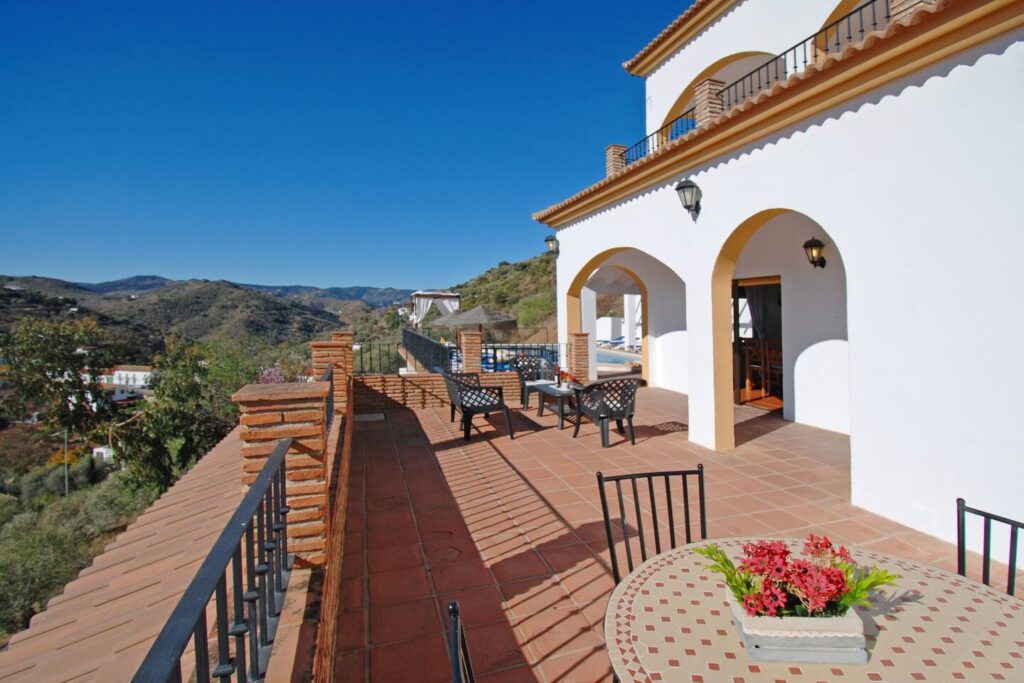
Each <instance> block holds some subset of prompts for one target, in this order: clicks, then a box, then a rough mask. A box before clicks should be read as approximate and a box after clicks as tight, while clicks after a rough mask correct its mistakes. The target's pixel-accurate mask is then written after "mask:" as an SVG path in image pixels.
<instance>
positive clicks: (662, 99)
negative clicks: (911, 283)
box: [638, 0, 838, 137]
mask: <svg viewBox="0 0 1024 683" xmlns="http://www.w3.org/2000/svg"><path fill="white" fill-rule="evenodd" d="M837 4H838V0H784V1H783V2H780V1H779V0H742V1H741V2H737V3H736V5H735V6H734V7H733V8H732V9H730V10H729V11H728V12H726V13H725V14H724V15H723V16H722V17H720V18H719V19H718V20H717V21H715V22H714V23H713V24H712V25H711V26H709V27H708V28H707V29H706V30H705V31H703V32H701V33H700V35H698V36H696V37H695V38H694V39H693V40H691V41H690V42H689V43H687V44H686V45H684V46H683V48H682V49H681V50H679V51H677V52H676V53H675V54H674V55H672V56H671V57H669V58H668V59H667V60H665V62H663V63H662V64H661V65H660V66H659V67H658V68H657V69H655V70H654V71H653V72H652V73H651V74H650V75H649V76H648V77H647V78H646V83H645V89H646V91H647V133H645V135H650V134H651V133H653V132H654V131H656V130H657V129H658V128H660V127H661V125H662V122H663V121H664V119H665V116H666V115H667V114H668V111H669V109H671V108H672V105H673V104H675V101H676V99H678V98H679V95H681V94H682V92H683V90H684V89H685V88H686V86H687V85H689V84H690V82H691V81H693V79H694V78H696V76H697V74H699V73H700V72H701V71H703V70H704V69H706V68H707V67H709V66H710V65H712V64H714V63H715V62H717V61H718V60H719V59H722V58H723V57H728V56H729V55H732V54H736V53H738V52H767V53H769V54H773V55H776V54H779V53H781V52H782V51H783V50H788V49H789V48H790V47H792V46H793V45H794V44H795V43H796V42H797V41H799V40H803V39H804V38H806V37H807V36H809V35H811V34H812V33H814V32H815V31H817V30H818V29H820V28H821V25H822V24H823V23H824V22H825V19H826V18H828V16H829V14H830V13H831V12H832V10H833V9H834V8H835V7H836V5H837ZM638 137H639V136H638Z"/></svg>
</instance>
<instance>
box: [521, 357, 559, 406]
mask: <svg viewBox="0 0 1024 683" xmlns="http://www.w3.org/2000/svg"><path fill="white" fill-rule="evenodd" d="M509 364H510V365H511V366H512V369H513V370H515V371H516V375H518V376H519V395H520V397H521V398H522V401H523V408H524V409H526V408H529V407H530V394H535V393H537V385H539V384H554V383H555V382H557V381H558V373H557V372H556V371H555V365H554V363H552V362H551V361H549V360H548V359H547V358H543V357H541V356H518V357H516V358H513V359H512V360H511V361H510V363H509ZM540 400H542V401H543V400H544V397H543V396H542V397H541V398H540Z"/></svg>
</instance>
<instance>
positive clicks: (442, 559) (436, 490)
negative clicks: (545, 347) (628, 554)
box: [339, 389, 955, 683]
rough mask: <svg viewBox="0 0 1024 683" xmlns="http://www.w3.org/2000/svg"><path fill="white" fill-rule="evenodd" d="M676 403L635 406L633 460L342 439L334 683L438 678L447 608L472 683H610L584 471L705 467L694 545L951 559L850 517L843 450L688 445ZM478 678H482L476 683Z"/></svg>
mask: <svg viewBox="0 0 1024 683" xmlns="http://www.w3.org/2000/svg"><path fill="white" fill-rule="evenodd" d="M685 415H686V397H685V396H683V395H680V394H675V393H672V392H668V391H663V390H658V389H643V390H642V391H641V392H640V397H639V405H638V410H637V444H636V446H630V445H629V443H628V441H624V440H623V438H622V437H620V436H618V435H616V434H614V432H613V436H612V447H611V448H609V449H605V450H603V449H601V447H600V438H599V435H598V433H597V428H596V427H595V426H593V425H590V424H585V425H584V426H583V429H582V430H581V433H580V437H579V438H578V439H575V440H574V439H572V430H571V429H566V430H565V431H562V432H559V431H558V430H557V429H555V428H554V425H555V423H556V418H555V417H554V416H551V415H550V414H548V415H546V416H545V417H543V418H537V417H536V415H535V411H534V410H533V409H531V410H530V411H528V412H517V413H515V414H514V418H513V419H514V423H515V427H516V432H517V436H516V438H515V440H514V441H509V440H508V438H507V437H506V436H504V424H503V422H502V419H501V418H500V417H499V418H497V419H494V420H492V421H490V422H487V421H485V420H484V419H483V418H482V417H478V418H477V419H476V420H475V427H476V429H474V435H473V438H472V440H471V441H469V442H464V441H463V440H462V438H461V435H460V434H459V433H458V430H457V425H454V424H451V423H450V422H449V420H448V411H447V410H422V411H417V412H413V411H394V412H391V413H389V414H388V415H387V419H386V420H384V421H376V422H359V423H357V430H356V433H355V448H354V452H353V470H352V471H353V478H352V487H353V488H352V490H351V505H350V510H349V514H350V517H349V531H348V535H347V537H346V547H347V552H346V556H345V559H344V573H345V578H344V584H343V586H342V589H343V593H344V609H345V612H344V613H343V614H342V616H341V623H340V631H341V633H342V638H343V647H342V649H343V652H342V653H341V654H340V655H339V657H340V658H341V660H342V661H341V667H342V668H341V670H342V671H343V672H344V673H343V680H352V681H361V680H367V681H381V682H383V681H420V682H423V683H430V682H431V681H439V682H440V681H446V680H450V669H449V664H448V657H447V654H446V645H445V624H446V618H445V605H446V604H447V602H448V601H449V600H452V599H456V600H459V602H460V603H461V606H462V612H463V617H464V619H465V622H466V624H467V639H468V641H469V644H470V648H471V654H472V658H473V664H474V668H475V669H476V671H477V673H478V675H480V678H481V680H484V681H599V680H611V673H610V667H609V664H608V659H607V655H606V653H605V649H604V638H603V619H604V613H605V606H606V603H607V598H608V595H609V593H610V592H611V589H612V577H611V572H610V569H609V565H608V562H609V560H608V554H607V543H606V542H605V536H604V529H603V523H602V522H601V511H600V503H599V500H598V497H597V486H596V483H595V477H594V473H595V472H597V471H599V470H601V471H603V472H605V474H617V473H623V472H637V471H645V470H658V469H679V468H688V467H692V466H695V465H696V464H697V463H704V465H705V477H706V497H707V513H708V533H709V536H710V537H712V538H714V537H724V536H737V535H767V534H773V535H787V536H803V535H806V533H808V532H810V531H815V532H819V533H820V532H822V531H824V532H825V533H827V534H829V535H830V536H831V537H832V538H833V539H836V540H838V541H840V542H843V543H848V544H849V543H853V544H858V545H861V546H866V547H870V548H875V549H879V550H882V551H884V552H890V553H893V554H896V555H901V556H905V557H908V558H911V559H915V560H921V561H924V562H928V563H933V564H936V565H939V566H945V567H947V568H952V562H953V560H954V554H955V553H954V549H953V547H952V546H950V545H948V544H946V543H943V542H941V541H938V540H936V539H934V538H932V537H929V536H925V535H922V534H919V533H917V532H914V531H911V530H910V529H908V528H906V527H903V526H901V525H899V524H896V523H895V522H892V521H890V520H887V519H884V518H881V517H878V516H876V515H873V514H871V513H868V512H866V511H865V510H863V509H861V508H857V507H855V506H853V505H850V503H849V502H848V501H849V487H850V479H849V441H848V439H847V438H846V437H845V436H842V435H839V434H835V433H831V432H826V431H822V430H818V429H813V428H809V427H805V426H802V425H795V424H792V423H788V422H784V421H782V420H781V419H779V418H778V417H775V416H773V415H770V414H765V413H761V412H759V411H756V410H753V409H740V410H738V411H737V423H738V425H737V441H738V442H740V443H741V445H740V446H738V447H737V448H736V449H735V450H733V451H729V452H724V453H722V452H719V453H716V452H712V451H709V450H707V449H704V448H701V447H699V446H696V445H694V444H691V443H690V442H689V441H688V440H687V432H686V426H685V424H684V422H683V421H682V420H685V417H683V418H681V417H680V416H685ZM481 674H482V675H481Z"/></svg>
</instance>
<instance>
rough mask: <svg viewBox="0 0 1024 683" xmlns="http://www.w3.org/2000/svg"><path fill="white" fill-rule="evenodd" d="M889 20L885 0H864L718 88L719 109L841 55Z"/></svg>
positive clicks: (731, 105)
mask: <svg viewBox="0 0 1024 683" xmlns="http://www.w3.org/2000/svg"><path fill="white" fill-rule="evenodd" d="M891 18H892V15H891V13H890V11H889V0H868V1H867V2H865V3H864V4H862V5H860V6H858V7H856V8H855V9H854V10H853V11H852V12H850V13H849V14H847V15H845V16H843V17H840V18H839V19H837V20H836V21H834V22H832V23H831V24H829V25H828V26H826V27H824V28H823V29H821V30H820V31H818V32H817V33H814V34H813V35H811V36H810V37H808V38H806V39H804V40H801V41H800V42H799V43H797V44H796V45H794V46H793V47H791V48H789V49H788V50H786V51H785V52H782V53H781V54H778V55H776V56H775V57H773V58H772V59H770V60H768V61H767V62H765V63H764V64H762V65H761V66H759V67H757V68H756V69H754V70H753V71H751V72H750V73H748V74H745V75H743V76H741V77H740V78H737V79H736V80H735V81H733V82H732V83H730V84H728V85H726V86H725V87H724V88H722V90H721V91H720V92H719V98H720V99H721V100H722V110H723V111H729V110H730V109H732V108H733V107H735V106H736V105H738V104H742V103H743V102H745V101H746V100H748V99H749V98H751V97H753V96H754V95H757V94H758V93H759V92H761V91H763V90H768V89H770V88H771V87H772V86H774V85H775V84H776V83H778V82H779V81H784V80H786V79H787V78H789V77H790V76H792V75H793V74H798V73H801V72H803V71H806V70H807V67H808V66H813V65H815V64H817V63H819V62H820V61H822V60H823V59H825V58H826V57H828V56H829V55H834V54H837V53H839V52H842V51H843V50H844V49H845V48H846V46H847V45H850V44H852V43H858V42H860V41H862V40H863V39H864V36H865V35H867V34H868V33H869V32H871V31H877V30H879V29H883V28H885V27H886V26H887V25H888V24H889V21H890V20H891Z"/></svg>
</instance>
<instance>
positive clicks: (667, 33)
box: [622, 0, 711, 73]
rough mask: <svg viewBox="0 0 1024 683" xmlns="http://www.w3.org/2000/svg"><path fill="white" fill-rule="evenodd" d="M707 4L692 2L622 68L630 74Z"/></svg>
mask: <svg viewBox="0 0 1024 683" xmlns="http://www.w3.org/2000/svg"><path fill="white" fill-rule="evenodd" d="M709 2H711V0H694V3H693V4H692V5H690V6H689V7H688V8H686V10H685V11H684V12H683V13H682V14H680V15H679V16H678V17H676V18H675V19H674V20H673V21H672V23H671V24H669V25H668V26H666V27H665V30H664V31H662V32H661V33H659V34H658V35H656V36H654V38H652V39H651V42H649V43H647V45H645V46H644V47H643V49H641V50H640V52H637V53H636V55H634V56H633V58H632V59H630V60H628V61H625V62H623V63H622V68H623V69H625V70H626V71H628V72H630V73H632V72H633V67H634V66H636V65H637V63H638V62H640V61H641V60H642V59H643V58H644V57H646V56H647V55H649V54H651V53H652V52H654V51H655V50H656V49H658V47H660V46H661V45H662V43H664V42H666V41H667V40H668V39H669V38H671V37H672V35H673V34H675V32H676V31H677V30H679V28H680V27H682V26H683V25H684V24H686V22H688V21H690V19H692V18H693V16H694V15H695V14H697V12H699V11H700V10H701V8H703V7H704V6H705V5H707V4H708V3H709Z"/></svg>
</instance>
